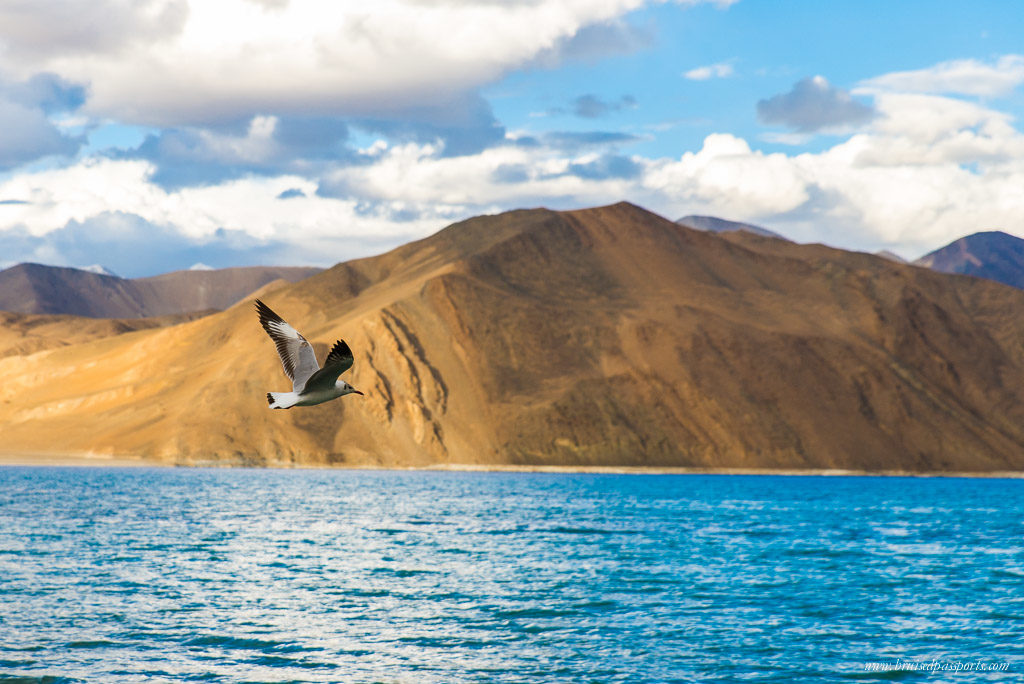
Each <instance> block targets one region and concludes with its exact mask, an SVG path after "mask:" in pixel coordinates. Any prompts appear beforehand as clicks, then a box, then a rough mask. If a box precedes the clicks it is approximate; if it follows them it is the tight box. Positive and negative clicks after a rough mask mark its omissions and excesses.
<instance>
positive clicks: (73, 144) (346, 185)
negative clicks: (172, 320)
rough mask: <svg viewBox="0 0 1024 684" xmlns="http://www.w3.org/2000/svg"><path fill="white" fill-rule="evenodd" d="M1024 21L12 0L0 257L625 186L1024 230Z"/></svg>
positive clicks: (848, 7)
mask: <svg viewBox="0 0 1024 684" xmlns="http://www.w3.org/2000/svg"><path fill="white" fill-rule="evenodd" d="M56 16H60V17H61V21H54V17H56ZM1022 35H1024V12H1021V11H1020V10H1019V7H1018V6H1016V5H1015V3H1013V2H1010V1H1005V2H994V1H989V2H972V3H960V2H957V3H953V2H938V3H937V2H934V1H932V2H900V3H892V2H874V1H871V2H864V1H853V0H850V1H837V2H830V3H822V2H811V1H810V0H804V1H799V2H798V1H795V0H794V1H785V0H775V1H768V0H735V1H732V2H729V1H721V2H714V1H707V2H702V1H700V0H689V1H683V2H644V1H643V0H604V1H602V2H593V1H592V0H587V1H584V0H563V1H561V2H550V1H548V0H522V1H519V2H504V3H495V2H493V1H490V0H480V1H479V2H476V1H474V0H429V1H428V0H379V1H378V2H375V3H372V6H370V7H367V6H366V3H359V2H322V1H318V0H202V1H201V0H139V1H129V0H97V1H96V2H94V3H80V4H77V5H75V4H73V5H71V6H69V5H67V3H62V2H59V1H58V0H40V1H38V2H34V3H9V4H4V5H3V6H2V7H0V266H4V265H10V264H13V263H17V262H19V261H37V262H43V263H51V264H58V265H70V266H89V265H92V264H102V265H104V266H107V267H108V268H110V269H112V270H113V271H115V272H117V273H120V274H122V275H125V276H129V277H135V276H145V275H152V274H155V273H159V272H164V271H169V270H175V269H181V268H188V267H190V266H191V265H193V264H194V263H196V262H202V263H204V264H209V265H212V266H217V267H220V266H234V265H244V264H256V263H279V264H316V265H330V264H332V263H335V262H338V261H343V260H346V259H351V258H355V257H360V256H366V255H368V254H373V253H379V252H381V251H384V250H386V249H389V248H391V247H394V246H397V245H399V244H401V243H403V242H406V241H408V240H411V239H415V238H419V237H422V236H424V235H427V234H429V233H431V232H434V231H436V230H438V229H440V228H442V227H444V226H445V225H447V224H448V223H451V222H453V221H456V220H459V219H462V218H467V217H469V216H473V215H477V214H481V213H495V212H499V211H503V210H506V209H512V208H518V207H533V206H547V207H551V208H558V209H563V208H576V207H585V206H594V205H599V204H607V203H612V202H616V201H619V200H629V201H632V202H635V203H637V204H640V205H641V206H644V207H647V208H649V209H651V210H652V211H655V212H658V213H660V214H662V215H664V216H667V217H669V218H673V219H674V218H678V217H680V216H683V215H685V214H711V215H716V216H721V217H723V218H729V219H735V220H742V221H748V222H753V223H757V224H760V225H764V226H766V227H769V228H771V229H773V230H775V231H777V232H779V233H782V234H783V235H786V236H788V237H790V238H792V239H794V240H797V241H801V242H824V243H826V244H831V245H834V246H838V247H843V248H848V249H858V250H865V251H877V250H882V249H887V250H891V251H894V252H896V253H898V254H900V255H902V256H904V257H906V258H915V257H917V256H920V255H922V254H923V253H925V252H927V251H930V250H931V249H934V248H937V247H939V246H942V245H943V244H946V243H947V242H949V241H951V240H953V239H956V238H958V237H960V236H962V235H965V234H968V233H971V232H975V231H979V230H993V229H998V230H1004V231H1006V232H1010V233H1014V234H1017V235H1022V236H1024V193H1021V192H1020V188H1021V187H1024V133H1022V131H1021V124H1020V121H1021V116H1022V115H1024V54H1022V53H1024V48H1022V46H1021V43H1020V38H1019V37H1020V36H1022Z"/></svg>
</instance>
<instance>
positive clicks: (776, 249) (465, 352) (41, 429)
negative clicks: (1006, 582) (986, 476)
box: [0, 204, 1024, 471]
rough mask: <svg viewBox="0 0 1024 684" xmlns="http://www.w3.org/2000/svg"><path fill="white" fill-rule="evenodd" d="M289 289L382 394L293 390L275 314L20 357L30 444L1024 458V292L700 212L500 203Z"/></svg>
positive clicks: (873, 462) (141, 450)
mask: <svg viewBox="0 0 1024 684" xmlns="http://www.w3.org/2000/svg"><path fill="white" fill-rule="evenodd" d="M265 301H266V302H267V303H268V304H269V305H270V306H271V307H273V308H274V309H275V310H277V311H278V312H279V313H281V314H282V315H283V316H284V317H285V318H286V319H287V320H289V321H290V322H292V323H293V324H294V325H295V326H296V327H298V328H299V329H300V330H301V331H302V332H303V333H304V334H305V335H306V336H307V337H308V338H309V339H310V340H311V341H314V343H315V346H316V347H317V348H318V354H319V356H320V358H323V355H324V354H325V353H326V349H327V347H328V344H330V343H332V342H333V341H334V339H336V338H338V337H344V338H345V339H346V340H347V341H348V342H349V344H350V345H351V346H352V348H353V349H354V350H355V352H356V356H357V359H356V364H355V366H354V367H353V370H352V371H351V373H350V374H349V376H346V377H347V378H348V379H349V381H350V382H351V383H352V384H354V385H355V386H356V387H357V388H359V389H361V390H363V391H364V392H366V393H367V396H366V397H358V396H353V397H345V398H344V399H342V400H340V401H335V402H331V403H328V404H324V405H322V406H319V407H314V408H309V409H293V410H290V411H270V410H268V409H267V408H266V401H265V392H266V391H267V390H280V389H287V388H288V382H287V380H285V378H284V376H283V375H282V374H281V371H280V365H279V363H278V362H277V359H276V358H275V355H274V349H273V345H272V343H271V342H270V341H269V340H268V339H267V338H266V337H265V335H264V333H263V331H262V330H261V329H260V327H259V325H258V323H257V321H256V316H255V314H254V313H253V311H252V308H251V306H250V305H249V304H248V303H246V304H240V305H238V306H235V307H233V308H231V309H229V310H228V311H225V312H223V313H220V314H215V315H212V316H209V317H206V318H203V319H200V320H196V321H193V322H189V323H185V324H182V325H177V326H174V327H169V328H162V329H158V330H147V331H140V332H134V333H130V334H126V335H122V336H119V337H116V338H109V339H103V340H97V341H93V342H89V343H85V344H81V345H75V346H72V347H66V348H62V349H55V350H49V351H44V352H41V353H38V354H34V355H31V356H25V357H12V358H8V359H0V375H2V376H3V377H4V378H5V381H4V383H3V384H2V385H0V427H2V431H3V434H4V441H5V445H6V448H7V449H21V450H24V451H44V450H46V449H53V450H60V451H67V450H83V451H89V450H92V451H98V452H109V453H119V454H141V455H144V456H147V457H151V458H159V459H164V460H168V461H176V462H231V463H238V462H247V463H290V462H306V463H324V462H327V463H346V464H383V465H427V464H432V463H467V464H471V463H518V464H574V465H583V464H591V465H681V466H726V467H779V468H793V467H799V468H805V467H810V468H818V467H822V468H825V467H827V468H837V467H838V468H862V469H900V470H920V471H924V470H977V471H987V470H1006V469H1012V470H1018V469H1021V468H1022V467H1024V345H1022V340H1024V317H1022V316H1021V315H1020V313H1021V311H1022V310H1024V292H1020V291H1017V290H1014V289H1012V288H1007V287H1005V286H1002V285H999V284H996V283H991V282H987V281H983V280H971V279H963V278H956V277H950V276H947V275H944V274H940V273H934V272H931V271H928V270H926V269H922V268H915V267H912V266H906V265H902V264H897V263H893V262H891V261H888V260H884V259H881V258H878V257H873V256H869V255H864V254H854V253H848V252H842V251H838V250H834V249H829V248H825V247H821V246H815V245H807V246H804V245H796V244H792V243H787V242H784V241H781V240H773V239H769V238H763V237H760V236H756V235H750V234H745V233H730V234H729V235H728V237H725V236H718V235H714V234H710V233H705V232H699V231H694V230H690V229H687V228H685V227H681V226H677V225H675V224H673V223H672V222H671V221H668V220H666V219H663V218H661V217H658V216H655V215H653V214H650V213H648V212H646V211H644V210H642V209H639V208H637V207H634V206H632V205H628V204H618V205H614V206H611V207H603V208H599V209H591V210H583V211H575V212H551V211H546V210H534V211H518V212H510V213H508V214H503V215H500V216H494V217H480V218H477V219H472V220H470V221H466V222H464V223H461V224H457V225H454V226H451V227H449V228H447V229H445V230H444V231H441V232H440V233H438V234H437V235H434V236H432V237H430V238H427V239H425V240H421V241H419V242H416V243H412V244H409V245H406V246H404V247H402V248H400V249H397V250H395V251H393V252H390V253H388V254H385V255H382V256H380V257H374V258H370V259H362V260H358V261H353V262H348V263H345V264H340V265H338V266H336V267H334V268H332V269H329V270H328V271H325V272H323V273H320V274H318V275H316V276H313V277H312V278H309V279H307V280H305V281H303V282H301V283H298V284H295V285H289V286H287V287H284V288H281V289H279V290H275V291H273V292H271V293H269V294H268V295H267V296H266V298H265Z"/></svg>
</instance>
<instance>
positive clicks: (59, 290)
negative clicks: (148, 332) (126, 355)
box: [0, 264, 322, 318]
mask: <svg viewBox="0 0 1024 684" xmlns="http://www.w3.org/2000/svg"><path fill="white" fill-rule="evenodd" d="M321 270H322V269H319V268H296V267H278V266H251V267H244V268H223V269H219V270H213V271H176V272H174V273H166V274H164V275H159V276H154V277H152V278H134V279H127V278H119V277H117V276H113V275H106V274H102V273H96V272H92V271H87V270H82V269H77V268H64V267H59V266H43V265H41V264H18V265H17V266H12V267H11V268H8V269H5V270H3V271H0V311H12V312H16V313H34V314H69V315H75V316H89V317H93V318H139V317H144V316H167V315H174V314H180V313H186V312H190V311H202V310H205V309H225V308H227V307H229V306H231V305H232V304H234V303H235V302H237V301H238V300H239V299H241V298H242V297H245V296H246V295H248V294H249V293H250V292H252V291H254V290H256V289H257V288H260V287H262V286H263V285H266V284H267V283H269V282H271V281H274V280H277V279H284V280H287V281H290V282H295V281H298V280H301V279H303V278H306V277H309V276H311V275H313V274H314V273H318V272H320V271H321Z"/></svg>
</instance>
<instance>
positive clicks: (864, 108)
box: [757, 76, 874, 133]
mask: <svg viewBox="0 0 1024 684" xmlns="http://www.w3.org/2000/svg"><path fill="white" fill-rule="evenodd" d="M873 116H874V110H873V109H872V108H871V107H870V106H868V105H866V104H864V103H863V102H858V101H857V100H854V99H853V98H852V97H851V96H850V93H848V92H846V91H845V90H843V89H841V88H836V87H834V86H833V85H832V84H831V83H829V82H828V80H826V79H825V77H824V76H813V77H810V78H803V79H800V80H799V81H797V82H796V83H795V84H794V85H793V88H792V90H790V91H789V92H787V93H782V94H779V95H775V96H774V97H770V98H768V99H767V100H761V101H759V102H758V103H757V118H758V119H759V120H761V121H762V122H763V123H767V124H781V125H784V126H788V127H790V128H793V129H794V130H795V131H796V132H797V133H814V132H817V131H830V130H837V129H843V128H846V127H849V126H857V125H860V124H863V123H866V122H868V121H870V120H871V118H872V117H873Z"/></svg>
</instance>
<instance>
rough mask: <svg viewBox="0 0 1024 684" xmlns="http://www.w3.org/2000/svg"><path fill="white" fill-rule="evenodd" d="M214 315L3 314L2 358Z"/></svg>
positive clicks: (0, 316) (0, 314) (0, 317)
mask: <svg viewBox="0 0 1024 684" xmlns="http://www.w3.org/2000/svg"><path fill="white" fill-rule="evenodd" d="M211 313H213V311H212V310H210V311H194V312H191V313H186V314H175V315H171V316H158V317H155V318H87V317H84V316H66V315H61V314H57V315H50V314H19V313H11V312H9V311H0V357H4V356H26V355H28V354H34V353H35V352H37V351H42V350H44V349H53V348H55V347H66V346H69V345H74V344H82V343H84V342H91V341H92V340H99V339H102V338H104V337H114V336H115V335H123V334H125V333H128V332H133V331H135V330H147V329H149V328H162V327H165V326H168V325H176V324H178V323H182V322H184V321H192V320H195V319H197V318H201V317H202V316H207V315H209V314H211Z"/></svg>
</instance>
